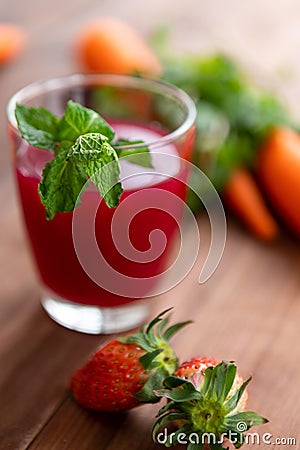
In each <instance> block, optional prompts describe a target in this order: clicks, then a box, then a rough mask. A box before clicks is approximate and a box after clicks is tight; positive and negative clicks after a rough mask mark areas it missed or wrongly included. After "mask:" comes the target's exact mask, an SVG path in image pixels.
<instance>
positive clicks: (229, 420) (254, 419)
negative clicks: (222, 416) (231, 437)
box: [225, 411, 268, 432]
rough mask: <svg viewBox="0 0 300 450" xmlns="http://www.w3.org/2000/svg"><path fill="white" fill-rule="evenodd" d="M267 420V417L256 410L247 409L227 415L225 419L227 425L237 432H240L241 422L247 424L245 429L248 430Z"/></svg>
mask: <svg viewBox="0 0 300 450" xmlns="http://www.w3.org/2000/svg"><path fill="white" fill-rule="evenodd" d="M267 422H268V420H267V419H265V418H264V417H262V416H260V415H259V414H257V413H256V412H253V411H245V412H241V413H238V414H235V415H234V416H227V417H226V420H225V426H226V427H227V428H229V429H231V430H233V431H235V432H240V426H241V424H243V425H244V426H245V430H243V431H247V430H249V429H250V428H251V427H253V426H256V425H263V424H265V423H267Z"/></svg>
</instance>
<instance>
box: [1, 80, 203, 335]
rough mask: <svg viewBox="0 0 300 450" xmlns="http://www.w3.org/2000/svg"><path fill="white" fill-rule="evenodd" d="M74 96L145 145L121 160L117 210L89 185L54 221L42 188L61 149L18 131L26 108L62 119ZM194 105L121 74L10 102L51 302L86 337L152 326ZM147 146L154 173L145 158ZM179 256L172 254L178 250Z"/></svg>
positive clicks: (45, 296) (35, 246)
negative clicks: (18, 109)
mask: <svg viewBox="0 0 300 450" xmlns="http://www.w3.org/2000/svg"><path fill="white" fill-rule="evenodd" d="M69 99H72V100H74V101H76V102H79V103H81V104H83V105H84V106H87V107H89V108H92V109H94V110H96V111H98V112H99V113H100V114H101V115H102V116H103V117H104V118H105V119H106V120H107V121H108V122H109V123H110V124H111V125H112V127H113V128H114V129H115V132H116V137H117V138H123V139H127V140H128V139H130V140H133V139H135V140H143V141H144V144H140V143H136V144H134V145H130V148H131V149H132V148H135V150H136V152H137V154H136V155H134V157H132V156H126V149H128V146H126V145H125V144H126V142H125V141H124V142H125V144H124V143H123V144H122V145H123V149H124V152H123V153H124V157H123V158H121V160H120V168H121V182H122V185H123V189H124V191H123V194H122V196H121V202H120V204H119V205H118V206H117V207H116V208H112V209H110V208H108V207H107V206H106V204H105V202H104V201H102V198H101V197H100V195H99V193H98V191H97V190H96V188H95V187H94V185H93V184H92V183H91V182H89V185H88V186H87V187H86V189H85V191H84V194H83V197H82V202H81V203H80V205H79V206H78V207H77V208H76V209H75V210H74V211H73V212H72V213H58V214H56V216H55V218H54V219H53V220H46V215H45V210H44V207H43V205H42V204H41V201H40V198H39V195H38V184H39V182H40V180H41V176H42V171H43V168H44V166H45V164H46V163H47V162H48V161H50V160H51V159H52V152H51V151H47V150H42V149H38V148H34V147H32V146H30V145H29V144H28V143H27V142H26V141H24V140H23V139H22V138H21V136H20V133H19V131H18V129H17V126H16V120H15V116H14V111H15V106H16V104H17V103H21V104H25V105H27V106H43V107H45V108H48V109H50V110H51V111H52V112H53V113H54V114H56V115H58V116H62V115H63V112H64V110H65V107H66V103H67V101H68V100H69ZM195 115H196V111H195V106H194V104H193V102H192V100H191V99H190V98H189V96H188V95H187V94H185V93H184V92H183V91H181V90H179V89H177V88H176V87H173V86H170V85H168V84H165V83H163V82H160V81H154V80H149V79H143V78H137V77H129V76H128V77H127V76H119V75H102V74H101V75H100V74H99V75H98V74H95V75H71V76H67V77H62V78H57V79H51V80H47V81H42V82H36V83H33V84H31V85H29V86H27V87H25V88H23V89H21V90H20V91H19V92H17V93H16V94H15V95H14V96H13V97H12V99H11V100H10V102H9V105H8V119H9V130H10V139H11V144H12V149H13V166H14V171H15V175H16V183H17V186H18V192H19V198H20V203H21V207H22V211H23V217H24V222H25V227H26V230H27V234H28V238H29V242H30V246H31V249H32V253H33V259H34V261H35V265H36V268H37V273H38V275H39V278H40V281H41V288H42V305H43V307H44V308H45V310H46V311H47V313H48V314H49V316H50V317H52V318H53V319H54V320H55V321H56V322H58V323H60V324H61V325H63V326H65V327H67V328H70V329H74V330H77V331H82V332H86V333H93V334H97V333H107V334H108V333H114V332H121V331H124V330H128V329H131V328H133V327H135V326H137V325H138V324H140V323H141V322H143V321H144V320H145V319H146V318H147V316H148V314H149V308H150V306H151V300H150V298H151V297H153V296H155V295H157V294H158V293H159V292H160V291H159V288H158V287H157V286H158V285H159V283H160V282H161V280H162V279H163V277H164V271H165V267H166V264H167V262H168V259H169V255H170V249H172V248H173V243H174V238H175V235H176V233H177V231H176V230H177V229H178V224H179V223H180V220H181V216H182V211H183V206H182V204H183V203H184V200H185V196H186V182H187V176H188V168H187V166H185V161H188V160H189V159H190V156H191V151H192V146H193V140H194V135H195ZM145 145H147V146H148V147H149V150H150V154H151V161H152V167H150V168H149V167H146V166H145V165H144V164H143V160H142V159H141V160H139V156H140V155H139V149H142V147H143V146H145ZM171 253H172V252H171Z"/></svg>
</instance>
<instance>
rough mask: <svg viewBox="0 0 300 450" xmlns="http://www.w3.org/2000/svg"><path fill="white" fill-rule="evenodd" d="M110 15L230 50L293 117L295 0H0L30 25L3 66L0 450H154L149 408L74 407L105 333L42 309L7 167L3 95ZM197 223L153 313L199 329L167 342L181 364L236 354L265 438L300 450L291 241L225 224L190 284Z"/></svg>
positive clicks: (69, 66) (195, 44) (297, 310)
mask: <svg viewBox="0 0 300 450" xmlns="http://www.w3.org/2000/svg"><path fill="white" fill-rule="evenodd" d="M107 14H109V15H117V16H119V17H121V18H123V19H125V20H128V21H129V22H130V23H132V24H133V25H134V26H136V27H137V28H138V29H139V30H140V31H141V32H143V33H145V34H147V33H149V32H150V31H151V30H152V29H153V28H154V27H155V26H156V25H159V24H167V25H170V26H171V27H173V35H172V39H171V41H172V45H173V46H174V47H175V48H177V49H180V50H187V49H191V50H192V51H200V50H201V51H202V50H212V49H215V48H221V49H226V50H227V52H228V53H230V54H232V55H234V56H236V57H237V58H238V59H239V60H240V61H241V63H242V64H243V65H245V66H246V67H247V68H248V69H249V70H250V72H251V73H252V74H253V75H254V76H256V77H257V78H258V79H261V80H262V82H263V83H264V84H267V85H268V84H270V85H271V86H274V87H275V88H276V89H277V90H278V92H279V93H280V94H281V95H282V97H283V98H285V99H286V100H287V101H288V102H289V104H290V105H291V107H292V108H293V110H294V111H295V112H296V113H297V112H298V114H299V115H300V108H299V106H298V103H299V98H300V60H299V57H298V55H299V48H300V28H299V26H298V24H299V21H300V3H299V2H298V1H297V0H279V1H277V2H276V4H275V5H274V2H271V1H269V0H262V1H259V0H255V1H252V2H240V1H238V0H227V1H225V2H224V1H223V0H211V1H210V2H199V1H198V0H186V1H185V2H179V1H178V0H176V1H174V0H163V1H161V0H152V2H151V4H149V5H147V4H145V3H144V2H136V1H135V0H128V1H126V2H119V1H118V0H110V1H108V0H107V1H102V2H99V1H96V0H87V1H83V0H73V1H72V2H71V1H69V0H60V1H56V0H52V1H50V0H45V1H43V2H38V1H37V0H27V1H26V3H24V4H23V6H21V4H20V2H18V1H17V0H10V1H8V0H2V1H1V3H0V20H11V21H15V22H17V23H19V24H21V25H23V26H25V27H27V29H28V31H29V34H30V39H31V42H30V46H29V48H28V50H27V52H26V53H25V54H24V55H23V56H22V57H21V58H20V59H18V60H17V61H15V62H14V63H13V64H11V65H10V66H7V67H5V68H1V71H0V104H1V120H0V137H1V144H2V152H1V153H0V176H1V178H0V201H1V210H0V227H1V233H0V244H1V253H0V264H1V283H0V449H1V450H8V449H10V450H12V449H13V450H17V449H18V450H23V449H28V448H29V449H30V450H33V449H34V450H36V449H43V450H47V449H49V450H50V449H51V450H64V449H68V450H85V449H86V450H104V449H106V450H113V449H121V450H126V449H131V450H135V449H154V448H161V447H160V446H158V445H155V444H153V443H152V442H151V438H150V430H151V426H152V423H153V415H154V412H155V411H156V409H157V407H156V406H144V407H141V408H139V409H137V410H134V411H131V412H130V413H128V414H120V415H112V414H102V413H90V412H87V411H84V410H82V409H81V408H79V407H78V406H77V405H76V404H75V402H74V401H73V400H72V398H71V396H70V393H69V391H68V382H69V378H70V376H71V374H72V372H73V371H74V369H75V368H76V367H78V366H79V365H80V364H81V363H82V362H83V361H84V360H85V358H86V357H87V356H88V354H89V353H90V352H92V351H93V350H94V349H95V348H96V347H97V346H98V345H99V344H101V343H102V342H104V341H105V340H106V339H108V338H107V337H104V336H87V335H83V334H78V333H75V332H72V331H68V330H65V329H63V328H62V327H60V326H59V325H56V324H55V323H53V322H52V321H51V320H50V319H48V317H47V316H46V315H45V313H44V312H43V311H42V309H41V307H40V306H39V301H38V298H39V291H38V284H37V281H36V277H35V274H34V269H33V266H32V262H31V259H30V256H29V254H28V249H27V245H26V240H25V237H24V233H23V231H22V223H21V220H20V214H19V212H18V206H17V202H16V199H15V194H14V188H13V180H12V176H11V173H10V156H9V147H8V142H7V136H6V125H5V112H4V108H5V104H6V102H7V100H8V98H9V96H10V95H11V94H12V93H13V92H14V91H15V90H16V89H18V88H19V87H21V86H23V85H25V84H27V83H28V82H30V81H33V80H36V79H40V78H45V77H50V76H56V75H60V74H64V73H70V72H73V71H74V70H75V68H76V65H75V63H74V60H73V59H72V57H71V50H70V43H71V41H72V39H73V37H74V34H75V32H76V30H77V29H78V28H79V27H80V25H81V24H82V23H84V22H85V21H86V20H89V19H91V18H94V17H95V16H96V15H99V16H100V15H107ZM282 74H284V76H285V78H283V77H282ZM287 77H288V79H287ZM199 226H200V231H201V240H202V241H201V242H202V243H203V246H202V247H201V255H200V258H199V261H198V262H197V264H196V265H195V267H194V269H193V270H192V272H191V273H190V274H189V276H188V277H187V278H186V279H185V280H184V281H183V282H182V283H181V284H180V285H179V286H177V287H176V288H175V289H173V290H172V291H170V292H169V293H166V294H164V295H162V296H161V297H160V298H158V299H157V301H156V302H155V305H154V310H155V311H159V310H161V309H163V308H165V307H168V306H174V307H175V312H174V321H175V320H176V319H189V318H192V319H193V320H194V321H195V324H194V325H191V326H190V327H189V328H188V329H187V330H186V331H185V333H184V339H181V338H180V337H179V336H178V338H176V339H174V346H175V349H176V351H177V352H178V355H179V356H180V358H181V359H186V358H188V357H190V356H192V355H195V354H207V355H212V356H215V357H216V358H226V359H233V360H236V361H237V362H238V363H239V367H240V371H241V373H242V374H243V375H244V376H245V377H246V376H248V375H249V374H250V373H252V374H253V379H254V381H253V382H252V385H251V387H250V404H249V406H250V408H251V409H255V410H258V411H259V412H261V413H262V414H263V415H265V416H267V417H268V418H269V419H270V423H269V424H268V425H266V426H265V427H264V429H263V431H264V432H267V431H268V432H270V433H272V434H273V436H274V437H296V438H297V440H298V444H297V446H294V447H290V448H300V447H299V446H300V444H299V443H300V435H299V430H300V415H299V410H300V402H299V389H300V365H299V356H300V327H299V319H300V277H299V274H300V252H299V248H300V246H299V242H297V241H295V240H294V239H293V238H291V237H290V236H287V235H285V234H284V233H283V234H282V236H281V238H280V239H279V241H278V242H276V243H274V244H272V245H270V246H266V245H262V244H260V243H258V242H256V241H255V240H253V238H252V237H251V236H249V235H248V234H247V233H246V232H244V231H243V230H242V229H241V228H240V227H239V226H238V225H237V224H236V223H234V222H233V221H232V220H230V221H229V232H228V241H227V245H226V250H225V254H224V257H223V259H222V262H221V265H220V267H219V268H218V270H217V272H216V273H215V275H214V276H213V277H212V278H211V279H210V280H209V281H208V282H207V283H206V284H205V285H202V286H199V285H198V283H197V278H198V275H199V273H200V268H201V264H202V262H203V258H204V256H205V254H206V251H207V248H208V244H209V236H210V234H209V228H208V224H207V221H206V219H205V218H204V217H201V218H200V219H199ZM261 432H262V431H261ZM260 447H261V448H266V449H267V448H270V446H268V445H266V444H261V445H260ZM278 447H279V446H278ZM248 448H250V449H251V448H253V449H254V448H258V447H257V446H255V445H254V446H251V445H249V447H248ZM275 448H276V447H275ZM279 448H281V447H279ZM282 448H283V447H282ZM285 448H288V447H286V446H285Z"/></svg>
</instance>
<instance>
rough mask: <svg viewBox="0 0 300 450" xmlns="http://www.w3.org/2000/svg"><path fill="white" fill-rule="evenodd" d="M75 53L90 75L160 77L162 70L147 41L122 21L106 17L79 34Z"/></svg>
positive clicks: (89, 25)
mask: <svg viewBox="0 0 300 450" xmlns="http://www.w3.org/2000/svg"><path fill="white" fill-rule="evenodd" d="M75 53H76V55H77V57H78V61H79V63H80V65H81V66H82V68H83V69H84V70H86V71H88V72H100V73H101V72H102V73H103V72H104V73H109V72H110V73H121V74H131V73H136V72H139V73H142V74H147V75H152V76H159V75H160V74H161V72H162V66H161V64H160V62H159V60H158V58H157V57H156V55H155V54H154V53H153V52H152V50H151V49H150V48H149V46H148V45H147V44H146V42H145V41H144V40H143V38H142V37H141V36H140V35H139V34H138V33H137V32H136V31H135V30H134V29H133V28H131V27H130V26H129V25H127V24H126V23H124V22H122V21H121V20H118V19H115V18H112V17H106V18H102V19H99V20H98V21H96V22H93V23H89V24H88V25H87V26H86V27H85V28H84V29H82V30H81V31H80V32H79V35H78V38H77V42H76V46H75Z"/></svg>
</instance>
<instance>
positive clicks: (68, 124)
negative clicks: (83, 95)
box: [15, 100, 152, 220]
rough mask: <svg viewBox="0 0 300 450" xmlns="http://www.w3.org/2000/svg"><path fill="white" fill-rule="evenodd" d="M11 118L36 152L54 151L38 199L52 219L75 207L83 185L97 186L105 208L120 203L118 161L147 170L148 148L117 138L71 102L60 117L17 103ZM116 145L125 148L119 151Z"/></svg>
mask: <svg viewBox="0 0 300 450" xmlns="http://www.w3.org/2000/svg"><path fill="white" fill-rule="evenodd" d="M15 115H16V120H17V124H18V127H19V130H20V132H21V135H22V137H23V138H24V139H26V140H27V142H28V143H29V144H30V145H32V146H34V147H38V148H42V149H46V150H53V152H54V159H53V160H52V161H50V162H48V163H47V164H46V165H45V168H44V170H43V174H42V180H41V182H40V184H39V188H38V191H39V195H40V198H41V202H42V204H43V205H44V206H45V209H46V218H47V219H48V220H52V219H53V218H54V217H55V214H56V213H58V212H70V211H73V209H74V208H75V207H76V206H77V205H78V204H79V203H80V201H81V196H82V193H83V191H84V188H85V185H86V183H87V181H88V180H89V179H90V180H91V181H92V182H93V183H94V184H95V185H96V186H97V188H98V190H99V193H100V195H101V196H102V197H103V198H104V200H105V202H106V204H107V205H108V207H110V208H114V207H116V206H117V205H118V203H119V201H120V196H121V194H122V190H123V189H122V185H121V183H120V182H119V177H120V166H119V157H121V156H127V158H128V159H129V161H130V162H132V163H134V164H139V165H142V166H145V167H152V165H151V156H150V152H149V148H148V147H147V146H146V145H139V146H138V147H136V148H134V147H130V146H133V145H135V144H136V143H138V144H143V141H129V140H122V139H121V140H119V141H118V142H117V143H116V144H115V145H116V148H114V144H112V141H113V139H114V137H115V133H114V130H113V129H112V128H111V126H110V125H109V124H108V123H107V122H106V121H105V120H104V119H103V118H102V117H101V116H100V115H99V114H98V113H97V112H95V111H93V110H91V109H89V108H86V107H84V106H82V105H80V104H79V103H76V102H73V101H72V100H70V101H69V102H68V103H67V107H66V110H65V113H64V115H63V117H62V118H58V117H56V116H54V115H53V114H52V113H51V112H50V111H48V110H46V109H45V108H41V107H33V108H28V107H27V106H25V105H17V106H16V110H15ZM120 145H126V146H127V147H128V148H125V149H123V148H122V147H120Z"/></svg>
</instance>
